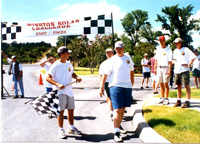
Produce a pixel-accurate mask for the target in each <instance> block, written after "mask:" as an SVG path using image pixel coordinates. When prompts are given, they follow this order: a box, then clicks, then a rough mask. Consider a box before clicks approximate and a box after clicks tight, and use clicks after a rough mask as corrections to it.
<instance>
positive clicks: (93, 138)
mask: <svg viewBox="0 0 200 144" xmlns="http://www.w3.org/2000/svg"><path fill="white" fill-rule="evenodd" d="M68 137H72V138H75V139H76V140H81V141H82V140H85V141H88V142H103V141H108V140H112V139H113V133H108V134H82V136H81V137H77V136H73V135H69V136H68Z"/></svg>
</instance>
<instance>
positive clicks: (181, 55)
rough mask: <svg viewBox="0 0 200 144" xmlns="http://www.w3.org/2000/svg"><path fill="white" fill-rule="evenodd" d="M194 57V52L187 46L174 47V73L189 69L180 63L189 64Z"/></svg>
mask: <svg viewBox="0 0 200 144" xmlns="http://www.w3.org/2000/svg"><path fill="white" fill-rule="evenodd" d="M194 58H196V56H195V54H194V53H193V52H192V51H191V50H190V49H189V48H187V47H182V48H181V49H175V50H174V54H173V59H174V60H175V66H174V73H182V72H185V71H189V68H188V67H183V66H182V64H188V65H189V64H190V61H191V60H192V59H194Z"/></svg>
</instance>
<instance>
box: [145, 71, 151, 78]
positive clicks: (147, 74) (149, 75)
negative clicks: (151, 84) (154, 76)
mask: <svg viewBox="0 0 200 144" xmlns="http://www.w3.org/2000/svg"><path fill="white" fill-rule="evenodd" d="M143 77H144V78H149V77H151V73H150V72H143Z"/></svg>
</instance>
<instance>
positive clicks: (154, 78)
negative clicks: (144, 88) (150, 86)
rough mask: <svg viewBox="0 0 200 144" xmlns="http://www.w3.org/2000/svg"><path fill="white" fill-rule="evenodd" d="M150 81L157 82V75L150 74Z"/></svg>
mask: <svg viewBox="0 0 200 144" xmlns="http://www.w3.org/2000/svg"><path fill="white" fill-rule="evenodd" d="M151 78H152V81H158V78H157V75H155V73H151Z"/></svg>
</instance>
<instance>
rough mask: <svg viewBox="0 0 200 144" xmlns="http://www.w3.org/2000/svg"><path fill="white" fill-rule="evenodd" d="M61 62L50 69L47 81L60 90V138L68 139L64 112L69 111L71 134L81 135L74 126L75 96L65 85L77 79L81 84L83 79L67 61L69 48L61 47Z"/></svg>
mask: <svg viewBox="0 0 200 144" xmlns="http://www.w3.org/2000/svg"><path fill="white" fill-rule="evenodd" d="M57 53H58V56H59V60H57V61H56V62H55V63H54V64H53V65H52V66H51V68H50V70H49V72H48V76H47V78H46V80H47V81H48V82H49V83H51V84H53V85H55V86H56V89H57V88H59V90H58V92H57V94H58V96H59V104H60V116H57V119H58V125H59V136H60V138H62V139H63V138H66V134H65V131H64V128H63V122H64V111H65V109H67V110H68V116H67V118H68V122H69V125H70V126H69V133H71V134H77V135H80V134H81V131H79V130H78V129H77V128H76V127H75V126H74V108H75V102H74V94H73V91H72V85H69V86H67V87H65V85H67V84H69V83H71V82H72V78H73V79H76V82H81V81H82V79H81V78H79V77H78V76H77V75H76V74H75V73H74V70H73V66H72V65H71V63H70V62H68V61H67V60H68V59H69V55H70V53H71V51H70V50H68V48H67V47H65V46H61V47H59V48H58V50H57Z"/></svg>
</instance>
